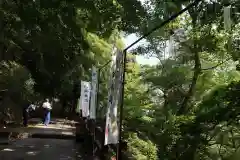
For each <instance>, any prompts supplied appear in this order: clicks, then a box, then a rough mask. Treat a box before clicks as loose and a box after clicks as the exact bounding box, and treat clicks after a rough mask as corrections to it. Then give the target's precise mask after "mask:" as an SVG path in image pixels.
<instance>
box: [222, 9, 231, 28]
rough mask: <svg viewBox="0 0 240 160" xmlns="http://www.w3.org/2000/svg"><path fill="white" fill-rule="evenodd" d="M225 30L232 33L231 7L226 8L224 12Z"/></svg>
mask: <svg viewBox="0 0 240 160" xmlns="http://www.w3.org/2000/svg"><path fill="white" fill-rule="evenodd" d="M223 19H224V28H225V30H226V31H231V26H232V20H231V6H227V7H224V11H223Z"/></svg>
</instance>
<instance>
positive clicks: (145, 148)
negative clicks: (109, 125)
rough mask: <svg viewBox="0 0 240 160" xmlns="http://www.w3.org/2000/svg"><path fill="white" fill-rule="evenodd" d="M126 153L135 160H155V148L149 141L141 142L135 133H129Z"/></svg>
mask: <svg viewBox="0 0 240 160" xmlns="http://www.w3.org/2000/svg"><path fill="white" fill-rule="evenodd" d="M127 142H128V151H129V152H131V153H132V155H133V158H134V159H136V160H156V159H157V151H156V150H157V147H156V146H155V145H154V144H153V143H152V142H151V141H149V140H146V141H144V140H141V139H140V138H139V137H138V136H137V134H136V133H129V138H128V140H127Z"/></svg>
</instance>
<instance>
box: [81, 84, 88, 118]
mask: <svg viewBox="0 0 240 160" xmlns="http://www.w3.org/2000/svg"><path fill="white" fill-rule="evenodd" d="M90 91H91V84H90V82H86V81H81V98H80V101H81V109H82V116H83V117H88V116H89V103H90Z"/></svg>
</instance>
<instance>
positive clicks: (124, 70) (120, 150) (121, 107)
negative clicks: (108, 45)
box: [116, 49, 127, 160]
mask: <svg viewBox="0 0 240 160" xmlns="http://www.w3.org/2000/svg"><path fill="white" fill-rule="evenodd" d="M126 61H127V50H126V49H125V50H123V62H122V63H123V65H122V86H121V87H122V88H121V97H120V98H121V99H120V109H119V127H118V133H119V135H118V145H117V157H116V158H117V160H121V159H122V125H123V124H122V123H123V106H124V85H125V72H126V63H127V62H126Z"/></svg>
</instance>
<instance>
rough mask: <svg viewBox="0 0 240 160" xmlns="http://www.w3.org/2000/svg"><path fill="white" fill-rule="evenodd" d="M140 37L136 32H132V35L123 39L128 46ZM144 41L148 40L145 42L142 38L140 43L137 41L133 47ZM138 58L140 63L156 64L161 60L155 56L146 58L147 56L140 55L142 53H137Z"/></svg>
mask: <svg viewBox="0 0 240 160" xmlns="http://www.w3.org/2000/svg"><path fill="white" fill-rule="evenodd" d="M138 38H139V37H137V35H136V34H130V35H128V36H126V37H124V39H123V41H124V43H125V46H128V45H130V44H132V43H133V42H134V41H136V40H137V39H138ZM144 43H146V41H145V42H144V40H142V41H140V42H139V43H137V44H136V45H135V46H133V47H132V48H131V49H134V48H136V47H138V46H139V45H141V44H144ZM136 59H137V62H138V63H139V64H143V65H156V64H158V62H159V60H158V59H157V58H155V57H150V58H146V57H144V56H140V55H137V56H136Z"/></svg>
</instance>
